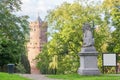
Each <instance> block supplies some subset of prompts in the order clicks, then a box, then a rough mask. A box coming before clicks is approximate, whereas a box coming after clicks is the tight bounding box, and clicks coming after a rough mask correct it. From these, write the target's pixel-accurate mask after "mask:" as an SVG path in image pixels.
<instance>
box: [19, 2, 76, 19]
mask: <svg viewBox="0 0 120 80" xmlns="http://www.w3.org/2000/svg"><path fill="white" fill-rule="evenodd" d="M21 1H22V2H23V4H22V6H21V8H22V11H20V12H18V13H17V15H28V16H29V17H30V18H29V20H30V21H34V20H36V18H37V16H38V13H39V16H40V17H41V18H42V20H44V18H45V16H46V15H47V11H48V10H50V9H54V8H55V7H56V6H58V5H60V4H62V3H63V2H70V3H72V2H73V1H74V0H21Z"/></svg>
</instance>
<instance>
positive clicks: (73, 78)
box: [47, 74, 120, 80]
mask: <svg viewBox="0 0 120 80" xmlns="http://www.w3.org/2000/svg"><path fill="white" fill-rule="evenodd" d="M47 77H49V78H56V79H62V80H120V75H119V76H116V75H100V76H81V75H78V74H69V75H48V76H47Z"/></svg>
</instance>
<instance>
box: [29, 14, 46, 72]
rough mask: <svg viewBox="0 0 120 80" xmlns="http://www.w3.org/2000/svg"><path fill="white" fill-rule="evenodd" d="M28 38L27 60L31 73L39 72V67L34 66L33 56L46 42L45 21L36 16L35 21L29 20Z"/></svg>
mask: <svg viewBox="0 0 120 80" xmlns="http://www.w3.org/2000/svg"><path fill="white" fill-rule="evenodd" d="M29 27H30V36H29V38H30V40H29V42H28V44H27V49H28V60H29V62H30V66H31V73H32V74H37V73H40V72H39V69H37V67H36V61H35V60H34V59H35V57H36V56H37V55H38V54H39V53H40V51H41V50H42V47H43V45H44V44H45V43H47V34H46V33H47V23H46V22H44V21H42V20H41V18H40V17H39V16H38V19H37V20H36V21H35V22H30V24H29Z"/></svg>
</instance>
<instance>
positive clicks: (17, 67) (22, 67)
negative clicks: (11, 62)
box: [16, 63, 26, 73]
mask: <svg viewBox="0 0 120 80" xmlns="http://www.w3.org/2000/svg"><path fill="white" fill-rule="evenodd" d="M16 69H17V71H18V72H19V73H25V72H26V70H25V68H24V66H23V65H22V64H21V63H18V64H17V66H16Z"/></svg>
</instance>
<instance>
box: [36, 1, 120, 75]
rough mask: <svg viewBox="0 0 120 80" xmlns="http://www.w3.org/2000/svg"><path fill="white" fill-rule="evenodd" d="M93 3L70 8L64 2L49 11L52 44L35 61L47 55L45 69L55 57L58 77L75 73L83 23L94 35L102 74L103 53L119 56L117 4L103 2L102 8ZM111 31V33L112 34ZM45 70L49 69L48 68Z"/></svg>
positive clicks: (79, 4)
mask: <svg viewBox="0 0 120 80" xmlns="http://www.w3.org/2000/svg"><path fill="white" fill-rule="evenodd" d="M92 1H93V0H91V1H90V2H88V1H87V0H77V1H76V2H74V3H71V4H70V3H67V2H65V3H63V4H62V5H60V6H58V7H56V8H55V9H54V10H51V11H49V13H48V16H47V17H46V20H47V21H48V25H49V29H50V32H49V36H50V37H51V40H50V41H49V43H48V44H47V45H46V49H43V52H42V54H44V55H42V54H40V55H39V57H38V59H41V60H42V59H43V58H41V55H42V56H45V55H48V56H49V57H48V60H47V63H46V64H45V65H46V66H48V67H49V65H50V64H51V61H52V58H54V56H55V55H57V56H58V59H57V61H56V63H55V64H57V65H58V68H57V73H58V74H69V73H76V72H77V69H78V67H79V56H78V53H79V51H80V49H81V47H82V26H83V24H84V23H85V22H88V23H90V25H91V28H92V30H93V32H94V34H93V35H94V39H95V47H96V49H97V51H98V52H99V56H98V65H99V68H100V70H102V53H105V52H119V49H120V48H119V44H118V43H120V42H119V41H120V40H119V34H120V33H119V32H120V31H119V30H120V29H119V22H120V21H119V0H117V1H118V2H116V0H109V1H108V0H104V1H103V2H102V3H101V4H100V3H99V1H100V0H99V1H98V2H94V1H93V2H94V3H93V2H92ZM107 1H108V2H107ZM93 21H94V24H93V23H92V22H93ZM94 25H95V26H94ZM113 27H114V28H115V30H114V31H113V30H111V28H113ZM94 28H95V29H94ZM44 51H46V53H44ZM39 63H40V62H39ZM41 64H42V62H41ZM39 67H40V66H39ZM47 70H49V69H48V68H47Z"/></svg>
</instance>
